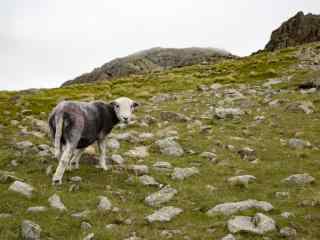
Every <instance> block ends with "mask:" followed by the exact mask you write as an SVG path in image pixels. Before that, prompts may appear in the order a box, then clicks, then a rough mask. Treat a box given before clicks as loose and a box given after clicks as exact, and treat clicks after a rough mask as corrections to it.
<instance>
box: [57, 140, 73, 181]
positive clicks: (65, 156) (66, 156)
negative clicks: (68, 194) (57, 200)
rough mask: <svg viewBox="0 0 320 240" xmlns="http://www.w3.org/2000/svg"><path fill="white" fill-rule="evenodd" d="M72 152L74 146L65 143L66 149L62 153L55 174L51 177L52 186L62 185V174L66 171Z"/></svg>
mask: <svg viewBox="0 0 320 240" xmlns="http://www.w3.org/2000/svg"><path fill="white" fill-rule="evenodd" d="M73 151H74V146H72V145H71V144H69V143H67V145H66V148H65V150H64V152H63V153H62V156H61V159H60V162H59V164H58V167H57V169H56V172H55V173H54V175H53V177H52V184H54V185H55V184H61V183H62V177H63V174H64V171H65V170H66V167H67V166H68V164H69V161H70V158H71V156H72V153H73Z"/></svg>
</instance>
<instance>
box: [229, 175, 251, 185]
mask: <svg viewBox="0 0 320 240" xmlns="http://www.w3.org/2000/svg"><path fill="white" fill-rule="evenodd" d="M255 180H256V177H255V176H252V175H242V176H235V177H231V178H228V182H229V183H230V184H231V185H233V186H237V185H238V186H244V187H248V185H249V182H253V181H255Z"/></svg>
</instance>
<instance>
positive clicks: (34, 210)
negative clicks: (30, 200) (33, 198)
mask: <svg viewBox="0 0 320 240" xmlns="http://www.w3.org/2000/svg"><path fill="white" fill-rule="evenodd" d="M47 210H48V208H47V207H44V206H34V207H29V208H28V209H27V212H32V213H39V212H46V211H47Z"/></svg>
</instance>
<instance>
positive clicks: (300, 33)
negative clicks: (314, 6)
mask: <svg viewBox="0 0 320 240" xmlns="http://www.w3.org/2000/svg"><path fill="white" fill-rule="evenodd" d="M316 41H320V15H313V14H307V15H304V13H303V12H298V13H297V14H296V15H295V16H294V17H292V18H290V19H289V20H288V21H286V22H284V23H283V24H282V25H281V26H280V27H279V28H278V29H276V30H275V31H273V32H272V35H271V39H270V41H269V42H268V44H267V45H266V47H265V50H268V51H274V50H276V49H281V48H287V47H293V46H298V45H301V44H304V43H311V42H316Z"/></svg>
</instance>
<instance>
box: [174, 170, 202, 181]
mask: <svg viewBox="0 0 320 240" xmlns="http://www.w3.org/2000/svg"><path fill="white" fill-rule="evenodd" d="M195 174H199V169H198V168H196V167H190V168H174V169H173V173H172V175H171V178H172V179H174V180H184V179H186V178H189V177H191V176H193V175H195Z"/></svg>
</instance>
